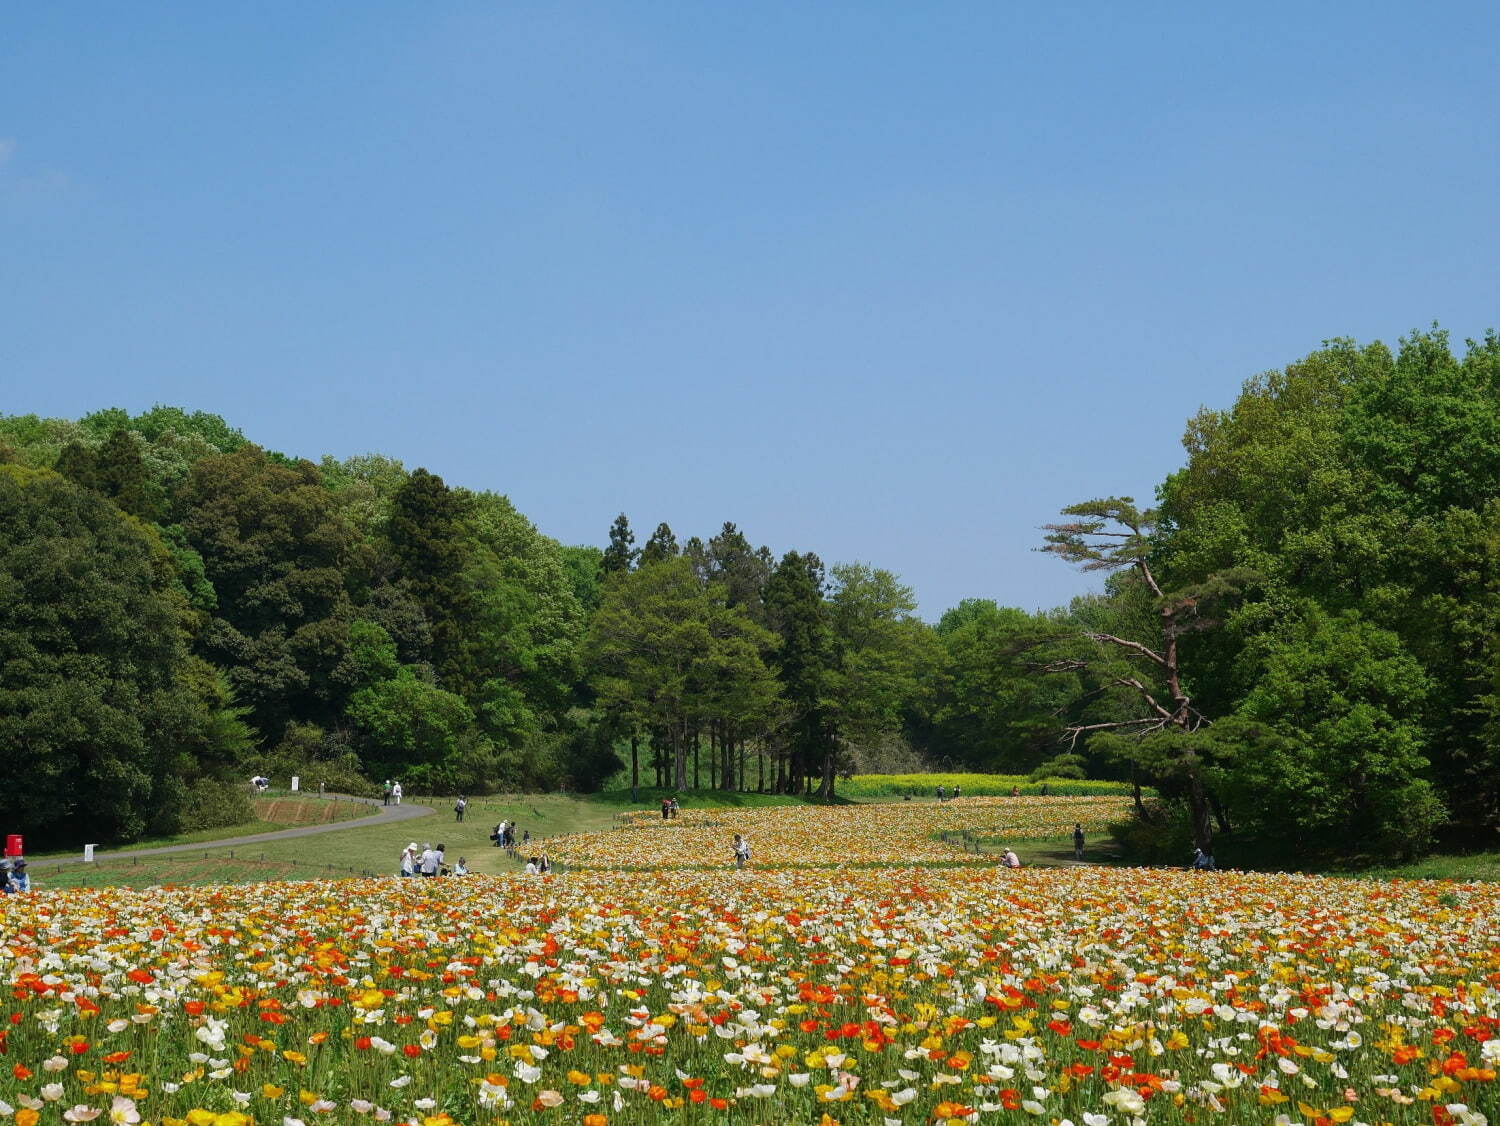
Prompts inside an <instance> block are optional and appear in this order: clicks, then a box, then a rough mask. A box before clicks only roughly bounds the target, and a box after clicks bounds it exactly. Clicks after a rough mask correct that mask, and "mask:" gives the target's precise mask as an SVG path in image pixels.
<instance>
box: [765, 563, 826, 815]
mask: <svg viewBox="0 0 1500 1126" xmlns="http://www.w3.org/2000/svg"><path fill="white" fill-rule="evenodd" d="M823 584H824V577H823V563H822V561H821V560H820V559H819V558H818V557H817V556H816V555H813V554H812V553H811V552H808V553H806V554H799V553H797V552H795V551H789V552H787V553H786V554H785V555H784V556H782V558H781V562H780V563H779V564H777V566H776V569H775V570H774V571H773V572H772V573H771V576H770V578H769V579H768V580H767V582H766V594H765V604H766V615H767V619H768V621H769V623H770V625H771V629H772V631H773V632H774V633H775V634H776V636H777V643H776V647H775V649H774V651H773V654H772V661H773V664H774V666H775V669H776V673H777V676H778V678H779V679H780V681H781V690H782V694H783V696H784V697H785V699H786V702H787V708H788V714H789V718H788V723H787V742H788V749H789V752H790V762H789V763H788V764H787V766H788V771H787V775H786V777H785V778H781V779H778V786H777V788H778V790H779V791H781V792H787V793H794V794H798V793H802V792H803V791H804V789H805V788H807V787H806V780H807V778H808V777H809V776H810V775H811V774H812V773H813V772H814V771H818V772H819V774H820V781H819V784H818V793H819V795H820V796H822V797H824V798H830V797H832V796H833V781H834V772H835V767H836V764H837V757H838V750H839V744H838V736H839V732H838V728H837V725H836V718H835V715H834V703H833V693H834V674H835V671H836V662H837V659H838V652H837V648H836V642H835V639H834V635H833V628H832V625H831V623H830V621H829V614H828V608H827V606H826V605H825V603H824V601H823ZM778 766H780V764H778Z"/></svg>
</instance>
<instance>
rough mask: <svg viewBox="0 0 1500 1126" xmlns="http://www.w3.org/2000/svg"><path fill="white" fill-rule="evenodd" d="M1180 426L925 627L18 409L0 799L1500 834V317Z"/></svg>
mask: <svg viewBox="0 0 1500 1126" xmlns="http://www.w3.org/2000/svg"><path fill="white" fill-rule="evenodd" d="M1185 445H1186V449H1187V461H1186V464H1185V465H1184V466H1183V468H1182V469H1180V470H1179V471H1178V472H1176V473H1174V474H1173V475H1172V476H1171V477H1170V478H1169V479H1168V480H1167V481H1166V482H1164V483H1163V484H1162V486H1161V487H1160V489H1159V495H1158V498H1157V501H1158V503H1157V506H1156V507H1155V508H1153V509H1142V508H1140V507H1138V506H1137V505H1135V504H1134V502H1132V501H1130V500H1129V499H1128V498H1119V497H1106V498H1104V499H1101V500H1093V501H1087V502H1084V503H1082V504H1078V505H1074V506H1070V507H1069V508H1068V509H1066V510H1065V512H1064V514H1063V521H1064V522H1062V523H1058V524H1051V525H1047V534H1046V538H1045V546H1044V550H1047V551H1050V552H1052V553H1054V554H1057V555H1059V556H1061V557H1062V558H1063V559H1064V560H1066V561H1069V562H1071V563H1074V564H1078V565H1081V566H1082V567H1083V568H1084V569H1085V570H1102V571H1105V572H1107V573H1108V575H1109V577H1108V580H1107V582H1106V584H1105V589H1104V590H1103V592H1102V593H1099V594H1094V595H1089V596H1086V597H1081V598H1078V599H1076V600H1075V601H1074V602H1073V603H1072V604H1071V605H1069V606H1067V607H1062V608H1058V609H1055V610H1051V611H1047V612H1041V613H1027V612H1024V611H1021V610H1017V609H1012V608H1008V607H1004V606H1001V605H999V604H997V603H995V602H992V601H988V600H984V599H968V600H965V601H964V602H962V603H960V604H959V605H958V606H956V607H954V608H952V609H950V610H949V611H948V612H947V613H945V614H943V615H942V617H941V619H940V620H938V621H937V622H936V624H932V625H929V624H927V623H924V622H923V621H921V620H920V619H918V618H917V617H916V615H915V605H916V600H915V596H914V594H913V592H912V591H911V590H910V588H908V587H906V586H905V585H903V584H902V583H901V582H900V580H899V579H898V578H897V576H895V575H893V574H891V573H890V572H888V571H885V570H882V569H880V568H879V567H876V566H872V565H869V564H864V563H846V564H836V565H834V566H831V567H827V568H825V566H824V563H823V561H822V560H821V559H820V558H819V557H818V556H817V555H815V554H813V553H812V552H811V551H809V550H807V549H806V548H807V546H808V545H800V546H799V547H798V548H797V549H796V550H791V551H787V552H786V553H785V554H783V555H782V556H781V557H780V558H779V559H778V558H777V557H776V556H774V555H773V554H772V553H771V551H770V550H769V549H767V548H766V547H757V546H755V545H753V544H752V542H751V541H750V540H749V539H748V538H747V537H746V536H745V534H744V533H743V532H741V531H740V529H738V528H737V527H736V526H735V525H733V524H728V523H726V524H724V525H723V527H722V528H721V529H720V530H719V532H718V533H717V534H714V535H712V536H710V537H708V538H707V539H700V538H699V537H698V536H696V535H694V536H689V537H688V538H686V539H683V540H679V537H678V534H677V533H676V532H674V531H673V529H672V528H671V527H669V526H668V525H667V524H665V523H660V524H658V525H657V526H656V527H655V530H654V531H653V532H652V533H651V535H650V536H649V538H647V540H646V542H645V543H644V545H641V546H639V547H638V546H637V544H636V534H635V532H634V531H633V530H632V528H631V525H630V521H629V519H628V518H627V517H626V516H625V515H624V514H621V515H619V516H618V517H617V518H616V519H615V520H614V522H613V525H612V526H611V527H610V528H608V529H607V536H603V535H602V536H601V538H602V539H604V541H605V542H604V543H603V544H601V545H600V546H562V545H559V544H557V543H556V542H554V541H553V540H551V539H548V538H547V537H546V536H544V535H542V534H541V533H540V532H539V531H538V530H537V528H536V527H535V526H534V525H533V524H532V523H531V522H530V521H529V520H527V519H526V517H525V516H523V515H522V514H521V513H519V512H517V511H516V510H515V508H514V507H513V506H512V505H511V503H510V502H509V501H508V500H507V499H506V498H505V497H503V496H499V495H496V494H492V493H475V492H471V491H470V490H467V489H464V488H462V487H460V486H457V485H450V484H449V483H447V482H445V481H444V480H443V479H442V478H441V477H438V476H437V475H435V474H433V473H430V472H428V471H427V470H425V469H415V470H410V471H409V470H408V469H407V468H406V467H405V466H404V465H403V464H402V463H401V462H400V461H397V460H394V459H392V458H389V457H385V456H382V455H378V454H371V455H366V456H362V457H356V458H349V459H347V460H344V461H338V460H335V459H332V458H324V459H323V460H322V461H321V462H320V463H318V464H314V463H312V462H309V461H301V460H296V459H293V458H289V457H285V456H283V455H280V454H276V453H272V452H269V451H266V450H263V449H261V448H259V447H258V446H255V445H254V444H252V443H251V442H249V441H247V440H246V438H245V437H244V436H243V435H242V434H240V433H239V432H238V431H236V430H234V429H233V428H232V427H230V426H229V425H228V424H226V423H225V422H224V421H223V420H222V419H219V418H217V417H215V416H212V415H204V414H190V413H187V412H184V411H181V410H178V409H176V408H170V407H157V408H154V409H153V410H151V411H148V412H146V413H145V414H142V415H139V416H135V417H131V416H130V415H128V414H127V413H126V412H124V411H120V410H106V411H100V412H97V413H96V414H93V415H89V416H87V417H85V418H83V419H81V420H79V421H77V422H69V421H65V420H57V419H40V418H36V417H34V416H0V532H3V540H0V745H3V746H4V747H5V748H6V749H7V752H8V753H11V752H15V753H17V754H18V755H20V756H21V759H22V761H24V763H25V769H26V772H27V775H28V784H27V785H26V786H24V787H18V788H11V789H9V790H8V791H6V792H4V793H3V794H0V817H3V819H4V820H5V822H6V823H7V824H9V823H11V822H15V823H17V824H24V825H26V826H27V827H28V828H29V829H30V831H31V832H32V833H33V834H34V835H40V836H43V837H49V838H53V839H57V840H64V839H67V840H77V839H82V838H83V837H94V836H98V837H102V838H104V839H121V838H128V837H131V836H137V835H140V834H143V833H146V832H165V831H173V830H175V829H178V828H184V827H192V826H193V824H194V822H195V820H196V821H203V820H212V819H215V818H219V819H222V818H223V817H225V816H231V815H232V814H233V810H232V809H230V810H229V811H228V812H226V811H225V809H226V807H225V806H224V804H223V803H222V802H216V801H215V800H214V798H213V795H214V794H216V793H219V792H221V791H222V785H221V783H222V780H223V779H225V778H237V779H243V778H245V777H247V776H248V775H249V774H250V773H253V772H257V771H265V772H280V773H291V772H293V771H298V770H300V771H302V772H303V773H305V774H308V775H309V776H311V775H312V774H313V773H314V772H316V773H317V774H318V775H319V776H320V777H326V778H328V779H335V780H338V781H339V783H340V784H344V785H370V784H372V783H375V782H378V780H380V779H383V778H387V777H394V778H400V779H402V780H403V781H404V782H405V783H406V784H407V787H408V789H409V790H412V791H413V792H415V791H417V790H429V789H431V790H436V789H446V790H455V791H456V790H466V791H472V792H481V791H484V790H486V789H494V788H499V787H505V788H528V787H531V788H553V787H558V786H567V787H575V788H596V787H598V786H599V785H602V784H603V783H604V782H606V781H607V780H609V779H611V778H612V777H613V778H614V779H615V784H616V785H625V786H629V787H632V788H634V789H636V790H640V789H641V788H643V787H645V786H648V785H650V786H654V787H663V788H669V789H683V788H702V787H712V788H717V789H721V790H725V791H732V790H741V791H744V790H750V791H761V792H767V793H776V794H819V795H822V796H825V797H831V796H833V795H834V794H836V793H837V792H838V791H839V789H840V788H841V787H847V786H848V784H849V783H848V779H849V778H850V776H851V775H857V774H859V773H861V772H863V773H879V772H889V771H897V772H899V771H902V770H909V769H921V768H924V767H925V768H926V769H928V770H943V771H947V772H950V773H953V772H965V771H968V772H986V773H987V774H988V776H989V777H991V778H992V779H1000V781H997V782H996V783H995V786H998V788H999V792H1009V789H1010V787H1011V786H1012V785H1020V786H1022V787H1023V791H1024V792H1034V791H1035V790H1037V789H1038V788H1039V787H1040V786H1041V785H1043V784H1047V785H1049V786H1051V787H1054V792H1072V791H1071V790H1068V791H1065V790H1064V789H1063V787H1078V786H1080V785H1093V783H1087V784H1085V783H1082V782H1080V780H1081V779H1084V778H1088V779H1104V780H1113V781H1111V782H1109V784H1111V785H1116V786H1125V787H1127V788H1128V789H1130V790H1131V791H1132V792H1134V793H1135V794H1136V796H1137V803H1136V805H1137V809H1138V814H1139V820H1138V822H1137V823H1136V824H1135V825H1133V826H1131V827H1129V828H1128V829H1124V830H1122V836H1123V837H1125V838H1126V839H1127V842H1128V843H1130V844H1131V845H1132V846H1133V847H1137V848H1140V849H1141V850H1143V852H1144V853H1148V854H1151V853H1152V850H1155V852H1154V855H1158V856H1160V857H1162V858H1166V859H1183V858H1184V855H1183V852H1182V850H1183V849H1184V848H1186V847H1187V845H1188V843H1189V842H1190V841H1196V842H1197V843H1198V844H1199V845H1200V846H1207V847H1214V844H1215V843H1217V845H1218V846H1219V847H1220V849H1221V858H1223V859H1229V860H1233V859H1235V858H1236V857H1239V858H1250V857H1257V856H1258V857H1265V858H1271V857H1275V858H1276V859H1285V858H1289V857H1294V856H1303V855H1307V854H1308V853H1309V852H1325V853H1330V854H1332V853H1341V854H1345V855H1377V854H1398V853H1409V852H1414V851H1417V850H1420V849H1421V848H1422V847H1424V846H1425V845H1426V844H1427V843H1428V842H1429V841H1430V840H1431V839H1433V837H1434V836H1435V835H1436V834H1440V833H1449V834H1453V835H1455V836H1464V837H1466V838H1473V837H1474V836H1475V835H1476V834H1493V833H1494V832H1495V831H1496V829H1497V828H1500V749H1497V748H1500V640H1497V639H1500V339H1497V338H1496V337H1495V336H1494V335H1490V336H1487V337H1486V338H1485V339H1484V340H1483V341H1481V342H1478V343H1471V344H1470V346H1469V348H1468V349H1467V351H1466V352H1465V354H1464V355H1463V356H1461V357H1459V356H1455V355H1454V354H1453V352H1452V350H1451V349H1450V347H1449V343H1448V340H1447V338H1446V337H1445V336H1444V335H1443V334H1442V333H1441V332H1439V331H1433V332H1430V333H1417V334H1414V335H1413V336H1412V337H1410V338H1409V339H1407V340H1404V341H1403V342H1402V345H1401V347H1400V349H1399V350H1398V351H1396V352H1392V351H1390V350H1388V349H1386V348H1385V347H1383V346H1381V345H1378V344H1376V345H1371V346H1368V347H1359V346H1356V345H1355V344H1353V343H1351V342H1348V341H1335V342H1333V343H1331V344H1328V345H1327V346H1325V347H1324V348H1322V349H1321V350H1319V351H1317V352H1315V353H1314V354H1312V355H1311V356H1309V357H1307V358H1306V359H1304V360H1302V361H1300V362H1298V363H1296V364H1292V365H1290V366H1289V367H1287V368H1286V369H1285V370H1284V371H1278V372H1273V373H1269V374H1267V375H1264V376H1260V377H1257V378H1255V379H1252V380H1250V381H1249V382H1248V383H1247V384H1246V385H1245V388H1244V391H1243V393H1242V394H1241V395H1240V397H1239V399H1238V400H1237V401H1236V402H1235V403H1234V404H1233V405H1232V406H1230V407H1229V408H1228V409H1226V410H1220V411H1215V410H1205V411H1203V412H1201V413H1200V414H1198V415H1197V416H1196V417H1194V418H1193V419H1191V420H1190V421H1189V424H1188V429H1187V435H1186V438H1185ZM1042 516H1044V514H1042V513H1038V517H1039V519H1040V518H1041V517H1042ZM605 531H606V530H605V529H603V528H601V533H604V532H605ZM621 772H623V777H622V776H621ZM643 775H644V777H643ZM954 776H955V777H956V776H957V774H956V773H954ZM914 777H917V778H922V777H925V778H927V779H928V782H927V783H922V784H920V785H918V786H917V787H916V788H918V789H920V790H924V791H925V790H926V789H930V788H931V785H933V784H935V783H933V782H931V779H933V778H934V777H937V776H936V775H932V774H927V775H925V776H924V775H915V776H914ZM964 785H965V789H966V792H972V793H976V794H977V793H979V792H981V790H980V788H979V786H980V784H979V783H973V784H972V785H973V787H974V788H973V789H970V788H969V787H970V785H971V784H970V783H965V784H964ZM216 787H218V788H217V789H216ZM858 787H859V784H858V783H857V782H856V783H854V784H853V788H854V790H856V791H857V790H858ZM993 788H994V787H990V789H993ZM653 792H655V791H653ZM986 792H988V791H986ZM885 796H895V795H885ZM231 805H232V803H231Z"/></svg>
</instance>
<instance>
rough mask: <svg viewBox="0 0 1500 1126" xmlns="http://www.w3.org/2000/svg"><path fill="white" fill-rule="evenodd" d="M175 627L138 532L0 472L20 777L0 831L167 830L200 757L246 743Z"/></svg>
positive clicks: (85, 835) (181, 616) (138, 527)
mask: <svg viewBox="0 0 1500 1126" xmlns="http://www.w3.org/2000/svg"><path fill="white" fill-rule="evenodd" d="M187 616H188V611H187V607H186V606H185V604H184V603H183V601H182V599H181V596H180V594H179V592H178V590H177V588H176V585H175V583H174V581H173V572H172V564H171V560H170V557H169V556H168V554H167V552H166V551H165V549H164V548H163V546H162V545H161V543H160V541H159V540H158V539H157V538H156V536H155V535H154V533H153V532H152V531H151V530H150V529H149V528H147V527H145V526H143V525H142V524H141V523H139V522H138V521H136V520H134V519H131V518H130V517H128V516H126V515H124V514H122V513H121V512H120V511H119V509H117V508H116V507H115V506H114V505H112V504H110V503H109V502H108V501H106V500H105V499H104V498H103V497H102V496H100V495H99V494H97V493H94V492H92V491H90V490H86V489H82V488H80V487H78V486H77V485H75V484H73V483H72V482H70V481H67V480H66V479H64V478H63V477H61V476H59V475H57V474H55V473H51V472H48V471H38V470H30V469H25V468H22V467H20V466H13V465H6V466H0V654H3V656H4V665H3V670H4V675H3V677H0V745H4V746H5V747H7V748H9V751H10V753H11V755H12V757H13V761H14V762H15V764H16V766H17V767H18V769H21V770H23V771H24V775H25V785H12V786H7V787H4V788H3V789H0V819H3V820H5V821H6V822H8V823H10V824H13V825H24V826H26V827H27V829H28V833H29V835H30V836H31V837H32V839H33V840H34V842H35V843H36V844H42V845H60V844H64V843H74V842H77V841H80V840H96V841H106V840H109V841H113V840H130V839H133V838H135V837H139V836H141V835H142V834H143V833H145V832H147V831H150V830H157V831H163V832H174V831H177V830H178V829H180V828H181V827H182V826H183V818H184V814H185V812H186V801H185V799H186V797H187V795H188V792H189V787H191V785H192V784H193V782H194V780H195V779H196V778H198V777H199V776H200V775H201V774H202V773H203V772H204V771H205V770H209V769H212V768H213V767H214V766H215V765H216V764H215V761H214V760H212V759H210V758H207V757H206V756H207V755H209V754H217V753H224V754H228V755H230V756H232V755H233V754H234V753H235V752H236V751H238V750H239V749H241V748H242V747H243V746H244V743H245V738H246V732H245V731H244V729H243V725H239V726H236V724H235V713H234V710H233V704H232V701H231V700H230V699H229V697H228V695H227V693H225V692H224V691H223V686H222V683H221V682H220V681H218V679H217V677H216V675H215V674H214V673H213V671H212V670H209V669H207V668H206V667H205V666H202V665H201V664H200V663H197V662H193V661H192V660H191V659H190V657H189V654H188V652H187V648H186V645H185V637H186V630H185V625H186V619H187ZM216 737H218V738H222V739H224V740H225V741H226V742H227V744H228V745H227V746H225V747H222V748H220V747H216V746H215V745H214V739H215V738H216Z"/></svg>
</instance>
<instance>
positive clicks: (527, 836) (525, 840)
mask: <svg viewBox="0 0 1500 1126" xmlns="http://www.w3.org/2000/svg"><path fill="white" fill-rule="evenodd" d="M521 843H522V844H523V845H529V844H530V843H531V830H530V829H522V830H521Z"/></svg>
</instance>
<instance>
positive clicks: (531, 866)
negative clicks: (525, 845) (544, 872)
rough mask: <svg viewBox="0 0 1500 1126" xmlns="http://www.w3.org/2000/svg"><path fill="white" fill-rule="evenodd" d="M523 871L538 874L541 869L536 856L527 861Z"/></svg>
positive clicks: (528, 873) (529, 874) (531, 874)
mask: <svg viewBox="0 0 1500 1126" xmlns="http://www.w3.org/2000/svg"><path fill="white" fill-rule="evenodd" d="M522 871H524V872H525V873H526V875H528V876H535V875H537V874H538V873H539V872H540V871H541V869H540V868H538V867H537V863H536V857H534V856H533V857H532V858H531V859H530V860H528V861H526V867H525V868H524V869H522Z"/></svg>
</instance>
